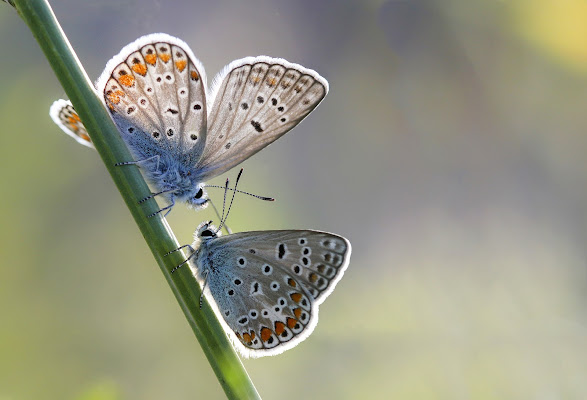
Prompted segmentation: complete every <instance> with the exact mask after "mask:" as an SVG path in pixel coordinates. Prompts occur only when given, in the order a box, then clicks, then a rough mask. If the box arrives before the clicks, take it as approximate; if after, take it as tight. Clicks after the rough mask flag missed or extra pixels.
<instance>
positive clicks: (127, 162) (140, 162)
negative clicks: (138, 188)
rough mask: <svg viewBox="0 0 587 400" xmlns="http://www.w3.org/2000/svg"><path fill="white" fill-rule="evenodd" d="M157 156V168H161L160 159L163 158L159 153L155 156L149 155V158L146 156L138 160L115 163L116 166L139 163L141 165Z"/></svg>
mask: <svg viewBox="0 0 587 400" xmlns="http://www.w3.org/2000/svg"><path fill="white" fill-rule="evenodd" d="M154 158H156V159H157V168H155V170H157V171H158V170H159V159H160V158H161V157H160V156H159V154H157V155H156V156H153V157H149V158H144V159H142V160H138V161H124V162H119V163H116V164H114V166H115V167H120V166H122V165H138V166H139V167H140V164H143V163H146V162H147V161H151V160H152V159H154Z"/></svg>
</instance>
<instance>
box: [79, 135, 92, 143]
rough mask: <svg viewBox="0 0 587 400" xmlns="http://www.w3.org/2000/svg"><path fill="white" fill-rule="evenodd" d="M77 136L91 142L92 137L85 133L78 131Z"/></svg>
mask: <svg viewBox="0 0 587 400" xmlns="http://www.w3.org/2000/svg"><path fill="white" fill-rule="evenodd" d="M79 137H81V138H82V139H84V140H85V141H88V142H91V141H92V139H90V137H89V136H88V135H86V134H85V133H80V134H79Z"/></svg>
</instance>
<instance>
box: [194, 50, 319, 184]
mask: <svg viewBox="0 0 587 400" xmlns="http://www.w3.org/2000/svg"><path fill="white" fill-rule="evenodd" d="M326 93H328V82H327V81H326V79H324V78H323V77H321V76H320V75H319V74H318V73H317V72H315V71H313V70H311V69H308V68H304V67H302V66H301V65H298V64H292V63H290V62H288V61H286V60H284V59H281V58H271V57H266V56H259V57H247V58H244V59H241V60H236V61H233V62H232V63H230V64H229V65H227V66H226V67H225V68H224V69H223V70H222V71H221V72H220V73H219V74H218V76H217V77H216V78H215V79H214V83H213V85H212V90H211V95H210V97H209V100H208V107H209V108H210V113H209V116H208V127H209V129H208V137H207V141H206V147H205V149H204V154H203V155H202V158H201V159H200V161H199V163H198V168H197V170H198V173H199V174H200V175H201V176H202V180H206V179H208V178H211V177H214V176H217V175H219V174H221V173H223V172H225V171H227V170H229V169H230V168H232V167H234V166H235V165H237V164H239V163H241V162H242V161H244V160H246V159H247V158H249V157H250V156H252V155H253V154H255V153H257V152H258V151H259V150H261V149H263V148H264V147H266V146H268V145H269V144H271V143H272V142H273V141H275V140H277V139H278V138H279V137H281V136H282V135H284V134H285V133H287V132H288V131H289V130H291V129H292V128H293V127H295V126H296V125H297V124H299V123H300V122H301V121H302V120H303V119H304V118H305V117H306V116H307V115H308V114H309V113H310V112H311V111H312V110H313V109H314V108H316V106H317V105H318V104H319V103H320V102H321V101H322V99H323V98H324V96H326Z"/></svg>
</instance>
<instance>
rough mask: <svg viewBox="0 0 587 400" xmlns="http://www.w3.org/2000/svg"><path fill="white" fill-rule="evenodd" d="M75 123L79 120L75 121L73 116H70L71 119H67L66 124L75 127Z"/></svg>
mask: <svg viewBox="0 0 587 400" xmlns="http://www.w3.org/2000/svg"><path fill="white" fill-rule="evenodd" d="M77 121H79V119H78V120H76V119H75V118H74V117H73V115H72V116H71V117H69V118H67V122H69V125H75V124H76V123H77Z"/></svg>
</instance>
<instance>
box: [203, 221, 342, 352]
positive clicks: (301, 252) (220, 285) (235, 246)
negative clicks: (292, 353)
mask: <svg viewBox="0 0 587 400" xmlns="http://www.w3.org/2000/svg"><path fill="white" fill-rule="evenodd" d="M195 239H196V242H195V243H194V248H197V254H196V255H195V259H196V262H195V264H196V269H195V274H196V277H197V278H198V279H199V280H200V281H205V282H206V285H207V288H208V289H209V292H210V294H211V296H212V299H213V300H214V303H213V304H214V306H215V307H216V308H217V312H218V313H219V314H220V315H221V316H222V318H223V319H224V321H225V323H226V324H227V325H228V329H227V332H229V333H230V335H229V336H231V337H232V339H233V342H234V343H235V345H236V347H237V348H238V349H239V351H240V352H241V353H242V354H243V355H245V356H249V357H261V356H266V355H274V354H279V353H281V352H283V351H285V350H287V349H290V348H292V347H295V346H296V345H297V344H298V343H300V342H301V341H303V340H304V339H306V338H307V337H308V336H309V335H310V333H311V332H312V331H313V329H314V328H315V326H316V324H317V322H318V306H319V305H320V304H321V303H322V302H323V301H324V299H325V298H326V297H327V296H328V295H329V294H330V293H331V292H332V291H333V290H334V287H335V286H336V284H337V283H338V281H339V280H340V278H341V277H342V275H343V273H344V271H345V269H346V268H347V266H348V263H349V259H350V254H351V245H350V243H349V241H348V240H346V239H345V238H343V237H341V236H338V235H335V234H331V233H327V232H321V231H313V230H279V231H253V232H241V233H234V234H230V235H227V236H219V234H218V233H217V232H216V231H215V230H214V229H213V228H212V227H211V226H210V225H209V223H203V224H202V225H200V227H198V230H197V231H196V234H195Z"/></svg>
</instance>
